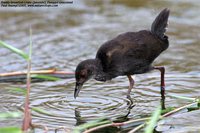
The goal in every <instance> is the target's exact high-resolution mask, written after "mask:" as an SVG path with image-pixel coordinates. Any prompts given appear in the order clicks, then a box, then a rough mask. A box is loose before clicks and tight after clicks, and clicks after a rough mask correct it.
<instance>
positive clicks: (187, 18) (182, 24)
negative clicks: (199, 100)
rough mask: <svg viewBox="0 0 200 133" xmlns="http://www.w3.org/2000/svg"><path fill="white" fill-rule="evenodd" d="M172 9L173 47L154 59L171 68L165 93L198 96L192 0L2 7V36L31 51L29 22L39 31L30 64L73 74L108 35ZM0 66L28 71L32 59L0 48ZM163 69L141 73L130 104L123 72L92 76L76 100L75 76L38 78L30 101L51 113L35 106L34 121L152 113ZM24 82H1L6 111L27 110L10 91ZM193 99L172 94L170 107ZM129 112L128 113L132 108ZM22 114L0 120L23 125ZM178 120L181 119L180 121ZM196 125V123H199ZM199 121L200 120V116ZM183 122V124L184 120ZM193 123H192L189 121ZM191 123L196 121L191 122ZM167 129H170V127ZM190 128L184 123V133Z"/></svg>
mask: <svg viewBox="0 0 200 133" xmlns="http://www.w3.org/2000/svg"><path fill="white" fill-rule="evenodd" d="M165 7H168V8H170V10H171V14H170V18H169V29H168V32H167V35H168V36H169V40H170V47H169V49H168V50H167V51H165V52H164V53H162V55H161V56H159V58H157V59H156V60H155V62H154V64H155V65H158V66H165V67H166V86H167V87H166V92H167V93H170V94H174V95H180V96H187V97H199V96H200V89H199V88H200V67H199V66H200V62H199V58H200V56H199V49H200V43H199V37H200V32H199V31H200V27H199V24H200V16H199V12H200V3H199V1H198V0H191V1H184V2H183V1H173V0H170V1H167V0H166V1H162V2H161V1H157V0H155V1H153V2H150V1H148V2H147V1H144V0H142V1H138V2H130V1H128V0H125V1H124V0H123V1H120V0H110V1H106V0H104V1H99V0H98V1H95V2H92V1H90V0H83V1H74V3H73V4H72V5H67V6H65V7H62V8H33V9H27V8H1V9H0V22H1V23H0V28H1V30H0V39H1V40H3V41H5V42H7V43H9V44H11V45H13V46H15V47H17V48H19V49H22V50H24V51H28V42H29V26H30V25H32V29H33V59H32V60H33V61H32V69H34V70H38V69H48V68H57V69H58V70H65V71H68V72H74V70H75V68H76V65H77V64H78V63H79V62H80V61H82V60H84V59H88V58H94V57H95V54H96V51H97V49H98V48H99V47H100V45H101V44H102V43H104V42H105V41H107V40H109V39H111V38H113V37H115V36H117V35H118V34H120V33H123V32H127V31H138V30H140V29H150V25H151V23H152V21H153V20H154V18H155V17H156V15H157V14H158V12H160V10H162V9H163V8H165ZM0 62H1V64H0V72H1V73H3V72H11V71H19V70H25V69H26V62H25V61H24V60H23V59H21V58H20V57H19V56H17V55H15V54H12V53H11V52H10V51H8V50H6V49H4V48H1V49H0ZM159 75H160V74H159V72H157V71H152V72H150V73H147V74H142V75H136V76H135V80H136V84H135V87H134V89H133V91H132V92H131V98H132V99H133V101H134V104H135V107H134V108H132V110H128V105H127V102H128V99H127V98H126V95H125V93H126V92H127V89H128V84H129V83H128V79H127V78H126V77H118V78H116V79H113V80H112V81H109V82H106V83H101V82H97V81H95V80H90V81H88V82H87V83H86V84H85V86H84V88H83V89H82V90H81V92H80V94H79V97H78V98H77V99H74V98H73V91H74V85H75V79H74V78H71V79H65V80H60V81H56V82H50V81H48V82H39V83H32V89H31V106H33V107H39V108H42V109H44V110H47V111H48V112H49V114H44V113H41V112H40V113H39V112H34V111H32V115H33V117H32V119H33V122H34V123H42V124H44V125H46V126H47V127H48V128H49V129H50V130H51V131H53V130H54V129H55V128H58V127H60V126H65V127H66V128H67V129H69V131H70V130H72V129H73V128H74V127H75V126H76V125H79V124H82V123H85V122H88V121H90V120H93V119H97V118H100V117H107V118H110V119H112V120H116V119H118V118H119V117H122V116H126V115H127V114H128V113H130V114H129V115H128V116H127V119H134V118H141V117H145V116H148V115H149V114H150V113H151V112H152V111H154V110H155V107H157V106H158V105H159V104H160V89H159V83H160V76H159ZM10 87H25V85H23V84H20V83H18V84H17V83H1V84H0V88H1V89H0V91H1V95H0V112H6V111H17V110H20V111H21V110H22V108H23V103H24V96H23V95H22V94H16V93H11V92H9V88H10ZM186 103H187V101H183V100H177V99H173V98H170V97H167V98H166V106H167V107H169V106H170V107H171V106H174V107H178V106H181V105H184V104H186ZM129 111H130V112H129ZM21 122H22V119H21V118H19V119H14V120H6V121H1V122H0V126H1V127H4V126H10V125H17V126H21ZM179 122H180V124H181V123H182V121H179ZM195 123H196V122H195ZM198 123H199V124H200V122H199V121H198ZM184 124H185V123H183V125H184ZM186 124H187V123H186ZM189 126H190V125H189ZM165 130H166V131H167V130H168V129H165ZM184 131H185V132H187V130H184V129H183V132H184Z"/></svg>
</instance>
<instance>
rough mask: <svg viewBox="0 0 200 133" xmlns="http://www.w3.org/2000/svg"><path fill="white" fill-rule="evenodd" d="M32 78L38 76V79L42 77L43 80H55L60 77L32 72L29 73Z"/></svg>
mask: <svg viewBox="0 0 200 133" xmlns="http://www.w3.org/2000/svg"><path fill="white" fill-rule="evenodd" d="M31 77H32V78H38V79H44V80H50V81H57V80H60V78H57V77H54V76H47V75H42V74H33V75H31Z"/></svg>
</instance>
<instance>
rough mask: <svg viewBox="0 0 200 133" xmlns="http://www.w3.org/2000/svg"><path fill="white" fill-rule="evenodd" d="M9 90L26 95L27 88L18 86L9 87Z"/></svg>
mask: <svg viewBox="0 0 200 133" xmlns="http://www.w3.org/2000/svg"><path fill="white" fill-rule="evenodd" d="M9 92H14V93H20V94H23V95H26V89H23V88H18V87H11V88H9Z"/></svg>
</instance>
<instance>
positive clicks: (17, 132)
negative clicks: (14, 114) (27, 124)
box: [0, 127, 22, 133]
mask: <svg viewBox="0 0 200 133" xmlns="http://www.w3.org/2000/svg"><path fill="white" fill-rule="evenodd" d="M0 133H22V131H21V129H20V128H18V127H2V128H0Z"/></svg>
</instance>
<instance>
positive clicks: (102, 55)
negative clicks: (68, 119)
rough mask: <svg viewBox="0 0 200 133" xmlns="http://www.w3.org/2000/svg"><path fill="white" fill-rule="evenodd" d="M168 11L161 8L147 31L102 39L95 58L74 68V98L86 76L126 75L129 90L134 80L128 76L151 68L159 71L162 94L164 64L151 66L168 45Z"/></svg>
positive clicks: (110, 77)
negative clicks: (107, 39) (108, 39)
mask: <svg viewBox="0 0 200 133" xmlns="http://www.w3.org/2000/svg"><path fill="white" fill-rule="evenodd" d="M168 17H169V10H168V9H164V10H162V11H161V12H160V14H159V15H158V16H157V17H156V19H155V20H154V22H153V24H152V26H151V31H149V30H141V31H138V32H126V33H123V34H120V35H118V36H117V37H116V38H114V39H112V40H110V41H107V42H105V43H104V44H103V45H102V46H101V47H100V48H99V50H98V51H97V54H96V58H95V59H88V60H85V61H82V62H80V63H79V64H78V66H77V68H76V73H75V77H76V88H75V92H74V97H75V98H76V97H77V96H78V93H79V91H80V89H81V87H82V85H83V84H84V83H85V82H86V81H87V80H88V79H90V78H94V79H96V80H98V81H107V80H111V79H112V78H115V77H117V76H123V75H126V76H128V79H129V81H130V86H129V91H128V94H130V91H131V88H132V87H133V84H134V80H133V79H132V78H131V75H134V74H142V73H146V72H148V71H150V70H153V69H159V70H160V71H161V88H162V93H163V94H162V95H163V96H164V86H165V85H164V67H153V66H152V65H151V64H152V62H153V61H154V60H155V58H156V57H158V56H159V55H160V53H162V52H163V51H164V50H166V49H167V48H168V45H169V42H168V37H167V36H166V35H165V34H164V33H165V31H166V27H167V22H168Z"/></svg>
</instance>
